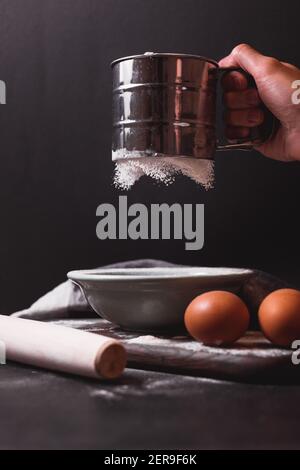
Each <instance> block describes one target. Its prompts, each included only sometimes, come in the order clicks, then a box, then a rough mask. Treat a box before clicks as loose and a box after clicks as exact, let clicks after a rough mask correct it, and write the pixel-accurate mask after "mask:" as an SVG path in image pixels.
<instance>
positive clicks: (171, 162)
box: [113, 150, 214, 190]
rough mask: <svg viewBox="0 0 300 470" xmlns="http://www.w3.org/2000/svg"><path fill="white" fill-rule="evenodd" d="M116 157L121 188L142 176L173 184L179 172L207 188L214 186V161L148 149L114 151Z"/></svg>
mask: <svg viewBox="0 0 300 470" xmlns="http://www.w3.org/2000/svg"><path fill="white" fill-rule="evenodd" d="M113 160H116V164H115V172H114V185H115V187H116V188H119V189H123V190H124V189H126V190H128V189H130V188H131V187H132V186H133V185H134V184H135V183H136V182H137V181H138V180H139V179H140V178H141V177H142V176H148V177H150V178H152V179H153V180H155V181H157V182H159V183H162V184H165V185H166V186H168V185H170V184H172V183H174V181H175V179H176V176H177V175H184V176H187V177H188V178H190V179H191V180H193V181H194V182H195V183H197V184H199V185H200V186H202V187H203V188H204V189H206V190H208V189H211V188H213V186H214V164H213V161H212V160H205V159H197V158H187V157H170V156H163V155H160V154H155V155H152V156H149V153H147V152H143V153H141V152H130V153H124V151H122V150H118V151H116V152H113Z"/></svg>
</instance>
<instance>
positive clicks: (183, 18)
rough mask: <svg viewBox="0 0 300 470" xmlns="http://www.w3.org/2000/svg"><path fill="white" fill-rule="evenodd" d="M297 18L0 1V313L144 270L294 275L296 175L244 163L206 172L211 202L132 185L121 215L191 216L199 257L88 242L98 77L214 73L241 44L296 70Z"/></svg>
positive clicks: (222, 161) (152, 1)
mask: <svg viewBox="0 0 300 470" xmlns="http://www.w3.org/2000/svg"><path fill="white" fill-rule="evenodd" d="M297 4H299V1H298V0H295V1H292V0H289V1H288V2H287V1H279V0H272V1H261V0H252V1H251V2H246V1H243V2H241V1H237V0H227V1H226V2H221V1H216V0H184V1H180V2H179V1H175V0H98V1H97V0H92V1H89V0H0V18H1V21H0V79H1V80H4V81H5V82H6V84H7V104H6V105H5V106H4V105H3V106H0V145H1V147H0V149H1V150H0V209H1V226H0V262H1V269H0V276H1V279H0V281H1V290H0V311H1V312H6V313H8V312H11V311H13V310H15V309H19V308H24V307H26V306H28V305H29V304H30V303H31V302H32V301H33V300H35V299H36V298H37V297H38V296H39V295H41V294H42V293H44V292H46V291H47V290H48V289H50V288H51V287H53V286H55V285H56V284H57V283H58V282H61V281H63V280H64V279H65V275H66V272H67V271H68V270H70V269H76V268H92V267H95V266H97V265H101V264H105V263H111V262H115V261H119V260H120V261H121V260H125V259H134V258H140V257H155V258H163V259H165V260H170V261H175V262H180V263H186V264H198V265H219V266H220V265H229V266H246V267H256V268H260V269H264V270H267V271H271V272H273V273H275V274H279V275H281V276H283V277H284V278H287V279H294V280H297V278H298V276H299V275H300V268H299V261H298V260H299V252H300V245H299V239H300V233H299V228H298V227H299V224H298V219H299V204H300V197H299V196H300V184H299V182H300V164H297V163H295V164H294V163H293V164H283V163H279V162H273V161H271V160H268V159H266V158H264V157H262V156H260V155H259V154H257V153H256V152H250V153H247V154H246V153H241V152H235V153H224V154H219V155H218V156H217V159H216V186H215V189H214V190H212V191H210V192H205V191H204V190H202V189H199V187H197V186H196V185H195V184H194V183H192V182H190V181H188V180H186V179H184V178H182V179H179V180H178V181H177V182H176V184H174V185H173V186H171V187H168V188H164V187H158V186H156V185H154V184H153V183H152V182H151V181H148V180H143V181H142V182H139V183H138V184H137V185H136V186H135V187H134V188H133V189H132V190H131V191H130V192H129V193H128V199H129V201H128V202H129V204H131V203H133V202H144V203H147V204H150V203H151V202H164V201H166V202H169V203H171V202H181V203H183V202H185V203H188V202H189V203H191V202H193V203H204V204H205V207H206V215H205V223H206V227H205V234H206V241H205V247H204V249H203V250H201V251H199V252H192V251H191V252H187V251H185V250H184V242H181V241H180V242H179V241H150V240H149V241H141V242H137V241H130V240H128V241H103V242H101V241H99V240H98V239H97V238H96V234H95V228H96V222H97V219H96V216H95V211H96V207H97V206H98V205H99V204H100V203H101V202H113V203H116V202H117V198H118V195H119V193H118V192H117V191H116V190H115V189H114V188H113V186H112V170H113V165H112V163H111V155H110V146H111V72H110V62H111V60H112V59H115V58H117V57H121V56H125V55H129V54H135V53H142V52H144V51H148V50H154V51H164V52H166V51H168V52H172V51H173V52H188V53H195V54H202V55H206V56H210V57H212V58H216V59H220V58H221V57H222V56H224V55H226V54H227V53H229V51H230V50H231V49H232V48H233V46H235V45H236V44H238V43H240V42H249V43H251V44H252V45H253V46H255V47H257V48H258V49H260V50H261V51H263V52H264V53H266V54H269V55H274V56H276V57H278V58H281V59H282V60H285V61H289V62H292V63H294V64H296V65H299V64H300V40H299V6H297Z"/></svg>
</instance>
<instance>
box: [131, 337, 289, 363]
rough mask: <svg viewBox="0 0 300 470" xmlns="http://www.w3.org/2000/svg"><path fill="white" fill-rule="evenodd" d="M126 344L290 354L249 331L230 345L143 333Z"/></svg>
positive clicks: (262, 354) (226, 352) (212, 351)
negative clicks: (208, 344) (221, 345)
mask: <svg viewBox="0 0 300 470" xmlns="http://www.w3.org/2000/svg"><path fill="white" fill-rule="evenodd" d="M126 342H127V343H128V344H141V345H144V346H162V347H166V348H176V347H178V348H180V349H185V350H187V351H191V352H193V353H197V352H200V351H201V352H207V353H210V354H212V355H215V354H222V355H226V356H248V357H251V356H252V357H253V356H255V357H283V356H286V355H290V354H291V352H290V351H288V350H286V349H280V348H277V347H276V346H273V345H272V344H271V343H270V342H269V341H268V340H267V339H266V338H265V337H264V336H263V335H262V334H261V333H259V332H255V331H251V332H247V333H246V335H245V336H243V337H242V338H240V339H239V340H238V341H237V342H236V343H234V344H233V345H232V346H227V347H225V346H223V347H219V346H205V345H204V344H203V343H200V342H198V341H194V340H192V339H191V338H188V337H185V338H184V337H183V338H176V337H174V338H170V339H166V338H159V337H157V336H151V335H145V336H138V337H137V338H131V339H129V340H128V341H126Z"/></svg>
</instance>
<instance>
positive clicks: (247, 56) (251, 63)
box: [219, 44, 279, 79]
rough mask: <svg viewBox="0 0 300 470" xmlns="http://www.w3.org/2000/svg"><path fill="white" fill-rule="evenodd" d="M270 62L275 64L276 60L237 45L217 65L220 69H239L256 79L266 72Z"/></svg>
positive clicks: (243, 45) (251, 48) (247, 47)
mask: <svg viewBox="0 0 300 470" xmlns="http://www.w3.org/2000/svg"><path fill="white" fill-rule="evenodd" d="M271 62H277V60H276V59H273V58H272V57H267V56H265V55H263V54H260V52H258V51H257V50H255V49H254V48H253V47H251V46H249V45H248V44H239V45H238V46H236V47H235V48H234V49H233V50H232V52H231V53H230V54H229V55H228V56H227V57H225V58H224V59H222V60H220V62H219V65H220V67H241V68H242V69H243V70H245V71H246V72H248V73H250V74H251V75H252V76H253V77H254V78H255V79H257V78H259V76H261V74H262V73H265V72H266V68H267V67H269V65H271ZM278 63H279V62H278ZM273 65H274V64H273Z"/></svg>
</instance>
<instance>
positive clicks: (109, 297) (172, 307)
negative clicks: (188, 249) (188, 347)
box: [68, 267, 253, 332]
mask: <svg viewBox="0 0 300 470" xmlns="http://www.w3.org/2000/svg"><path fill="white" fill-rule="evenodd" d="M252 274H253V271H251V270H248V269H234V268H197V267H191V268H189V267H183V268H167V267H164V268H134V269H132V268H127V269H119V268H116V269H97V270H90V271H84V270H83V271H71V272H69V273H68V278H69V279H71V280H72V281H73V282H75V283H76V284H77V285H79V286H80V287H81V289H82V290H83V292H84V294H85V297H86V299H87V301H88V302H89V304H90V305H91V307H92V308H93V309H94V310H95V311H96V312H97V313H98V314H99V315H100V316H101V317H104V318H106V319H107V320H109V321H111V322H113V323H115V324H116V325H119V326H120V327H121V328H124V329H127V330H138V331H143V332H146V331H147V332H151V331H163V330H168V331H170V330H171V329H180V328H182V327H183V326H184V324H183V317H184V312H185V309H186V307H187V305H188V304H189V303H190V302H191V301H192V300H193V298H194V297H196V296H197V295H199V294H201V293H203V292H206V291H210V290H227V291H231V292H238V291H239V289H240V288H241V286H242V284H243V283H244V281H245V280H246V279H248V278H249V277H250V276H251V275H252Z"/></svg>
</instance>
